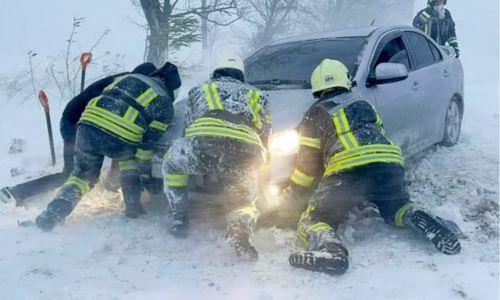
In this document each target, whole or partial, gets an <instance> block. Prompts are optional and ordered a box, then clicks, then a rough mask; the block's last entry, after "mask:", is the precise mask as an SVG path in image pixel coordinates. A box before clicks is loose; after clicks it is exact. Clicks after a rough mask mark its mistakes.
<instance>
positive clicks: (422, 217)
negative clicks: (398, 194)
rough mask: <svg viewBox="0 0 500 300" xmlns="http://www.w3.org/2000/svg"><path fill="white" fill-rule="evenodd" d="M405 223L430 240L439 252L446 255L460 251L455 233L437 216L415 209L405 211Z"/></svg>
mask: <svg viewBox="0 0 500 300" xmlns="http://www.w3.org/2000/svg"><path fill="white" fill-rule="evenodd" d="M405 223H406V224H407V225H408V226H409V227H410V228H412V229H413V230H414V231H416V232H417V233H419V234H420V235H422V236H424V237H425V238H426V239H427V240H428V241H430V242H431V243H432V244H433V245H434V247H436V249H437V250H438V251H439V252H441V253H444V254H447V255H454V254H458V253H459V252H460V249H461V246H460V242H459V241H458V239H457V237H456V235H455V234H454V233H453V232H452V231H451V230H450V229H449V228H448V227H447V226H446V225H444V224H443V222H440V219H439V218H437V217H433V216H431V215H429V214H428V213H426V212H424V211H422V210H415V211H409V212H408V213H407V215H406V216H405Z"/></svg>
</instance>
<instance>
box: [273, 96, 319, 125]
mask: <svg viewBox="0 0 500 300" xmlns="http://www.w3.org/2000/svg"><path fill="white" fill-rule="evenodd" d="M265 94H267V95H268V97H269V106H270V111H271V117H272V119H273V123H272V124H273V132H278V131H283V130H287V129H292V128H295V127H296V126H297V125H298V124H299V123H300V121H301V120H302V118H303V117H304V114H305V113H306V112H307V110H308V109H309V108H310V107H311V105H312V104H313V103H314V102H315V100H314V98H313V97H312V95H311V90H310V89H307V90H306V89H298V90H297V89H296V90H268V91H265Z"/></svg>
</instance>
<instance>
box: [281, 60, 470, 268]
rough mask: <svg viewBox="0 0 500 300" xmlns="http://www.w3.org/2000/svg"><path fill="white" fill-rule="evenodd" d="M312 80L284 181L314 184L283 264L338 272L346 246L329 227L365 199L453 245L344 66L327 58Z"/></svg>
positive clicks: (446, 247) (389, 216)
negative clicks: (414, 193)
mask: <svg viewBox="0 0 500 300" xmlns="http://www.w3.org/2000/svg"><path fill="white" fill-rule="evenodd" d="M311 84H312V91H313V95H314V97H315V98H317V99H318V101H317V102H316V103H315V104H314V105H313V106H312V107H311V108H310V109H309V111H307V113H306V114H305V116H304V118H303V120H302V122H301V123H300V125H299V134H300V144H301V146H300V149H299V154H298V158H297V165H296V169H295V171H294V172H293V174H292V176H291V181H292V191H293V192H292V193H305V192H307V190H308V189H311V188H312V187H314V186H316V190H315V192H314V193H313V194H312V197H311V198H310V200H309V206H308V208H307V209H306V211H305V212H304V213H303V214H302V216H301V218H300V220H299V223H298V230H297V231H298V237H299V239H300V241H301V242H302V244H303V246H305V248H306V250H305V251H300V252H298V253H293V254H292V255H291V256H290V257H289V261H290V264H291V265H292V266H294V267H298V268H303V269H308V270H312V271H321V272H325V273H328V274H331V275H341V274H343V273H345V272H346V271H347V269H348V265H349V264H348V251H347V250H346V248H345V247H344V246H343V245H342V243H341V242H340V240H339V239H338V238H337V236H336V233H335V228H337V226H338V225H339V224H340V223H341V222H342V221H343V220H344V218H345V216H346V215H347V213H348V212H349V210H351V209H352V208H353V207H355V206H357V205H359V204H361V203H363V202H365V201H367V202H371V203H373V204H375V205H376V206H377V207H378V209H379V211H380V214H381V216H382V218H383V219H384V220H385V221H386V222H387V223H389V224H391V225H394V226H397V227H407V228H409V229H411V230H413V231H414V232H416V233H417V234H419V235H422V236H423V237H424V238H426V239H427V240H428V241H429V242H431V243H432V245H434V247H435V248H436V249H437V250H438V251H440V252H442V253H444V254H450V255H451V254H457V253H459V252H460V243H459V241H458V240H457V237H456V236H455V234H454V233H453V232H452V231H451V230H450V229H449V228H448V227H447V226H446V225H444V224H445V222H444V221H443V220H442V219H440V218H437V217H434V216H432V215H430V214H428V213H427V212H425V211H424V210H422V209H419V208H417V207H416V206H415V205H414V204H413V203H412V202H411V201H410V199H409V194H408V193H407V191H406V187H405V184H404V160H403V156H402V154H401V150H400V148H399V147H398V146H396V145H395V144H394V143H393V142H391V141H390V140H389V139H387V138H386V136H385V132H384V128H383V125H382V120H381V119H380V118H379V116H378V115H377V112H376V110H375V108H374V107H373V106H372V105H371V104H370V103H369V102H368V101H367V100H366V99H364V98H362V97H361V96H360V95H357V94H355V93H354V92H352V91H351V83H350V78H349V71H348V69H347V68H346V67H345V66H344V65H343V64H342V63H341V62H339V61H336V60H330V59H326V60H324V61H323V62H321V64H320V65H319V66H318V67H317V68H316V69H315V70H314V72H313V74H312V78H311ZM448 222H449V221H448Z"/></svg>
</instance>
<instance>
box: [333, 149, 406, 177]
mask: <svg viewBox="0 0 500 300" xmlns="http://www.w3.org/2000/svg"><path fill="white" fill-rule="evenodd" d="M378 162H384V163H397V164H400V165H402V166H404V159H403V157H402V156H401V155H398V154H391V153H387V154H380V153H375V154H367V155H364V156H359V157H353V158H351V159H346V160H343V161H340V162H336V161H334V160H330V162H329V163H328V167H327V168H326V170H325V175H324V176H329V175H331V174H334V173H338V172H339V171H342V170H346V169H350V168H353V167H359V166H364V165H368V164H371V163H378Z"/></svg>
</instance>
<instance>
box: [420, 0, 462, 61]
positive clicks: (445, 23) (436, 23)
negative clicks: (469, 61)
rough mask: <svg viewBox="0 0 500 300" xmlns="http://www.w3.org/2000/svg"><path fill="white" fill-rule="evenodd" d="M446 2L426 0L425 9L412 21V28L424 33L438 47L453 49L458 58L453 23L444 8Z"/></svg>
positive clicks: (448, 12) (458, 53)
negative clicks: (446, 46)
mask: <svg viewBox="0 0 500 300" xmlns="http://www.w3.org/2000/svg"><path fill="white" fill-rule="evenodd" d="M446 2H447V0H428V6H427V8H425V9H423V10H421V11H420V12H419V13H418V14H417V15H416V16H415V19H414V20H413V26H414V27H416V28H418V29H420V30H422V31H423V32H425V33H426V34H427V35H428V36H430V37H431V38H433V39H434V40H435V41H436V42H437V43H438V44H439V45H449V46H451V47H453V49H454V50H455V53H456V57H457V58H458V57H459V56H460V50H459V48H458V40H457V34H456V32H455V22H454V21H453V18H452V17H451V13H450V11H449V10H447V9H446V8H445V5H446Z"/></svg>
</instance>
